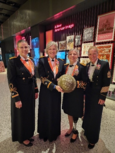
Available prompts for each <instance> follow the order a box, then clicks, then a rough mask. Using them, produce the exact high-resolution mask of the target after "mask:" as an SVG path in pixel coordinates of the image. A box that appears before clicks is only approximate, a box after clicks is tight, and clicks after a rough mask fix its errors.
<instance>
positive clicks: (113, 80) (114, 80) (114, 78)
mask: <svg viewBox="0 0 115 153" xmlns="http://www.w3.org/2000/svg"><path fill="white" fill-rule="evenodd" d="M112 82H113V83H115V60H114V67H113V76H112Z"/></svg>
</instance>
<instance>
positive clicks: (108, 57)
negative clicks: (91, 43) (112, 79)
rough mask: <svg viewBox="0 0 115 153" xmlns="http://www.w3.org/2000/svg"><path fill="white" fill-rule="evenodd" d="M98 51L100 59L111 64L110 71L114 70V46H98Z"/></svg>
mask: <svg viewBox="0 0 115 153" xmlns="http://www.w3.org/2000/svg"><path fill="white" fill-rule="evenodd" d="M96 47H97V49H98V58H99V59H100V60H103V61H107V62H109V66H110V69H111V68H112V55H113V44H112V43H111V44H103V45H96Z"/></svg>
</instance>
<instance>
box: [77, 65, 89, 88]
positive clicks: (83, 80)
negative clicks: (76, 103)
mask: <svg viewBox="0 0 115 153" xmlns="http://www.w3.org/2000/svg"><path fill="white" fill-rule="evenodd" d="M81 66H82V65H81ZM87 80H88V74H87V71H86V66H82V68H81V81H77V88H83V89H84V90H85V88H86V85H87Z"/></svg>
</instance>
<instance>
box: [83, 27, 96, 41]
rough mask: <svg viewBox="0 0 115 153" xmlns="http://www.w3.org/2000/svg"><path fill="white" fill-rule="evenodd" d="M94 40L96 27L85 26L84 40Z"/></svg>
mask: <svg viewBox="0 0 115 153" xmlns="http://www.w3.org/2000/svg"><path fill="white" fill-rule="evenodd" d="M89 41H94V27H89V28H85V29H84V30H83V42H89Z"/></svg>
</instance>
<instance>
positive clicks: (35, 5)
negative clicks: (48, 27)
mask: <svg viewBox="0 0 115 153" xmlns="http://www.w3.org/2000/svg"><path fill="white" fill-rule="evenodd" d="M82 1H84V0H71V1H65V0H64V1H61V0H58V1H57V0H28V1H27V2H25V3H24V4H23V5H22V6H21V7H20V8H19V9H18V11H16V12H15V13H14V14H13V15H12V16H11V17H10V18H9V19H8V20H6V21H5V22H4V23H3V24H2V26H1V31H2V35H1V32H0V39H2V40H3V39H5V38H7V37H9V36H11V35H13V34H15V33H17V32H19V31H21V30H23V29H26V28H28V27H30V26H33V25H36V24H37V23H40V22H42V21H44V20H46V19H48V18H50V17H51V16H53V15H54V14H55V13H59V12H60V11H62V10H64V9H67V8H68V7H71V6H73V5H77V4H78V3H80V2H82ZM62 2H63V3H64V4H63V5H61V4H62Z"/></svg>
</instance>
